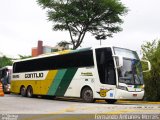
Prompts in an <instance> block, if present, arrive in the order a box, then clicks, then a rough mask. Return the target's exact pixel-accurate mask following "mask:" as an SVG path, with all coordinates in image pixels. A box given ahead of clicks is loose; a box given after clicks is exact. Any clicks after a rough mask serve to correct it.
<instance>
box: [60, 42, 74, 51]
mask: <svg viewBox="0 0 160 120" xmlns="http://www.w3.org/2000/svg"><path fill="white" fill-rule="evenodd" d="M70 44H71V43H69V42H67V41H61V42H59V43H57V45H58V46H60V47H63V49H64V50H66V49H69V45H70Z"/></svg>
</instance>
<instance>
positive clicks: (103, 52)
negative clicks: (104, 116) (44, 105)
mask: <svg viewBox="0 0 160 120" xmlns="http://www.w3.org/2000/svg"><path fill="white" fill-rule="evenodd" d="M11 91H12V92H13V93H17V94H21V95H22V96H27V97H32V96H33V95H47V96H57V97H79V98H82V99H83V100H84V101H85V102H94V101H95V100H97V99H103V100H105V101H106V102H108V103H114V102H116V100H118V99H142V98H143V96H144V82H143V75H142V66H141V62H140V59H139V57H138V55H137V53H136V52H135V51H132V50H129V49H124V48H119V47H113V46H112V47H97V48H85V49H79V50H68V51H61V52H57V53H54V54H50V55H44V56H38V57H35V58H29V59H24V60H20V61H16V62H14V64H13V74H12V81H11Z"/></svg>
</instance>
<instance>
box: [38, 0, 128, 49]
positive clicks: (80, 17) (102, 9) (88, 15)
mask: <svg viewBox="0 0 160 120" xmlns="http://www.w3.org/2000/svg"><path fill="white" fill-rule="evenodd" d="M37 2H38V4H39V5H40V6H42V8H44V9H45V8H47V9H48V11H47V14H48V20H49V21H53V23H54V25H53V30H68V31H69V34H70V38H71V43H72V45H73V49H76V48H78V47H79V46H80V45H81V43H82V41H83V39H84V36H85V35H86V33H87V32H90V33H92V35H94V36H95V38H96V39H97V40H101V39H106V38H107V37H112V34H113V33H117V32H119V31H121V30H122V29H121V28H120V26H119V25H120V24H122V23H123V21H122V19H121V18H120V16H123V15H125V14H126V13H127V11H128V10H127V8H126V7H125V6H124V5H123V4H122V3H121V2H120V0H37Z"/></svg>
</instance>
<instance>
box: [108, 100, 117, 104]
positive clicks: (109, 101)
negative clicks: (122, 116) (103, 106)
mask: <svg viewBox="0 0 160 120" xmlns="http://www.w3.org/2000/svg"><path fill="white" fill-rule="evenodd" d="M105 101H106V102H107V103H109V104H114V103H115V102H117V100H115V99H106V100H105Z"/></svg>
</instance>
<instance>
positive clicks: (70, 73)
mask: <svg viewBox="0 0 160 120" xmlns="http://www.w3.org/2000/svg"><path fill="white" fill-rule="evenodd" d="M77 69H78V68H69V69H67V71H66V73H65V75H64V77H63V78H62V80H61V82H60V84H59V87H58V89H57V90H56V93H55V95H56V96H64V94H65V92H66V90H67V88H68V86H69V84H70V82H71V80H72V79H73V77H74V75H75V73H76V71H77Z"/></svg>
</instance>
